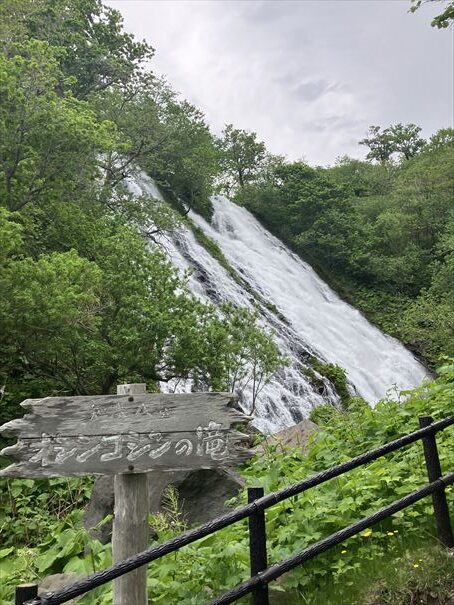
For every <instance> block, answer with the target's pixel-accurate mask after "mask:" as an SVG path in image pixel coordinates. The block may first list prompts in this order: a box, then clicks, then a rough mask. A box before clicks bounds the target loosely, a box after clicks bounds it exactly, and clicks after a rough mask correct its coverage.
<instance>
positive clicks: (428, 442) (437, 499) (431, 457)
mask: <svg viewBox="0 0 454 605" xmlns="http://www.w3.org/2000/svg"><path fill="white" fill-rule="evenodd" d="M432 422H433V419H432V418H431V417H430V416H421V417H420V419H419V426H420V427H421V428H425V427H426V426H430V425H431V424H432ZM422 441H423V446H424V457H425V459H426V468H427V475H428V477H429V481H436V480H437V479H439V478H440V477H441V476H442V473H441V464H440V458H439V456H438V449H437V441H436V439H435V434H432V435H427V436H426V437H423V440H422ZM432 502H433V507H434V512H435V521H436V524H437V533H438V538H439V540H440V542H441V543H442V544H443V545H444V546H446V548H452V547H454V536H453V533H452V527H451V519H450V518H449V508H448V502H447V500H446V493H445V490H444V488H443V489H440V490H438V491H436V492H434V493H433V494H432Z"/></svg>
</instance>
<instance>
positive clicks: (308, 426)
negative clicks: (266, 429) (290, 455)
mask: <svg viewBox="0 0 454 605" xmlns="http://www.w3.org/2000/svg"><path fill="white" fill-rule="evenodd" d="M318 430H320V429H319V427H318V426H317V425H316V424H315V423H314V422H312V421H311V420H309V419H307V418H306V419H304V420H302V421H301V422H299V423H298V424H295V425H294V426H291V427H290V428H288V429H284V430H282V431H279V433H275V434H274V435H269V436H268V437H266V438H265V440H264V441H262V443H260V444H259V445H257V446H256V447H255V448H254V452H255V453H256V454H257V453H260V452H264V451H265V450H266V448H267V447H269V446H280V447H283V448H292V447H301V448H302V449H303V450H305V449H307V445H308V441H309V439H310V437H311V436H312V435H313V434H314V433H316V432H317V431H318Z"/></svg>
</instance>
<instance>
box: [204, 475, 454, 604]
mask: <svg viewBox="0 0 454 605" xmlns="http://www.w3.org/2000/svg"><path fill="white" fill-rule="evenodd" d="M453 483H454V473H449V474H448V475H445V476H444V477H441V478H440V479H437V480H436V481H433V482H432V483H429V484H428V485H425V486H424V487H422V488H420V489H418V490H416V491H414V492H412V493H411V494H409V495H408V496H404V497H403V498H401V499H400V500H395V501H394V502H393V503H392V504H389V505H388V506H384V507H383V508H381V509H380V510H378V511H377V512H376V513H374V514H373V515H370V516H369V517H366V518H365V519H362V520H361V521H357V522H356V523H353V524H352V525H349V526H348V527H346V528H344V529H341V530H340V531H338V532H336V533H334V534H331V535H330V536H328V537H327V538H324V539H323V540H320V541H319V542H316V543H315V544H312V545H311V546H308V547H307V548H305V549H304V550H302V551H301V552H299V553H298V554H296V555H294V556H293V557H290V558H289V559H286V560H285V561H282V562H280V563H276V564H275V565H271V566H270V567H268V568H267V569H266V570H265V571H262V572H260V573H259V574H257V575H255V576H253V577H252V578H250V579H249V580H246V581H245V582H243V583H242V584H238V585H237V586H235V588H232V589H231V590H229V591H228V592H226V593H224V594H223V595H221V596H220V597H217V598H216V599H213V600H212V601H210V602H209V603H208V604H207V605H228V604H229V603H234V602H235V601H237V600H238V599H240V598H241V597H244V596H245V595H247V594H249V593H251V592H252V591H253V590H254V589H255V588H257V587H258V586H261V585H264V584H269V583H270V582H272V581H273V580H276V579H277V578H279V577H280V576H282V575H283V574H284V573H286V572H288V571H290V570H291V569H293V568H294V567H297V566H298V565H301V563H304V562H305V561H309V560H310V559H313V558H314V557H316V556H317V555H320V554H321V553H323V552H325V551H327V550H329V549H330V548H333V547H334V546H337V545H338V544H340V543H341V542H344V541H345V540H346V539H347V538H351V537H352V536H355V535H356V534H358V533H359V532H361V531H363V530H365V529H367V528H368V527H370V526H371V525H375V523H378V522H379V521H383V519H386V518H387V517H390V516H391V515H393V514H395V513H397V512H399V511H401V510H403V509H405V508H407V507H408V506H411V505H412V504H414V503H415V502H418V501H419V500H422V499H423V498H426V497H427V496H430V494H433V493H434V492H436V491H438V490H441V489H443V488H444V487H445V486H447V485H452V484H453Z"/></svg>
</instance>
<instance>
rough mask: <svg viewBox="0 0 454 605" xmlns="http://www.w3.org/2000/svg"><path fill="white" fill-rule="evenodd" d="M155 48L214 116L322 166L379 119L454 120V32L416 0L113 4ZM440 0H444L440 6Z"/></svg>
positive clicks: (427, 124)
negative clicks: (413, 4) (412, 1)
mask: <svg viewBox="0 0 454 605" xmlns="http://www.w3.org/2000/svg"><path fill="white" fill-rule="evenodd" d="M107 4H109V5H110V6H112V7H114V8H117V9H118V10H120V12H121V13H122V14H123V17H124V20H125V27H126V29H127V30H128V31H131V32H132V33H134V34H135V35H136V36H137V37H138V38H145V39H146V40H147V41H148V42H149V43H150V44H152V46H154V47H155V48H156V56H155V58H154V59H153V61H152V67H153V69H154V71H156V72H158V73H164V74H166V76H167V77H168V80H169V81H170V83H171V84H172V85H173V87H174V88H175V89H177V90H178V91H179V92H180V93H181V94H182V95H183V96H184V97H186V98H188V99H189V100H190V101H191V102H193V103H194V104H196V105H197V106H198V107H199V108H200V109H202V111H204V113H205V115H206V118H207V121H208V123H209V124H210V126H211V127H212V129H213V130H214V131H216V132H219V131H220V130H221V129H222V127H223V125H224V124H226V123H233V124H234V125H235V126H237V127H240V128H246V129H248V130H255V131H256V132H257V133H258V135H259V137H260V138H261V139H262V140H264V141H265V142H266V144H267V146H268V148H269V150H270V151H272V152H273V153H280V154H284V155H287V156H288V157H289V158H290V159H295V158H299V157H304V158H305V159H306V160H307V161H309V162H310V163H313V164H326V163H331V162H333V161H334V160H335V158H336V157H337V156H339V155H344V154H346V153H348V154H350V155H353V156H357V157H358V156H361V154H362V153H363V149H362V148H361V147H358V145H357V141H358V140H360V139H361V138H363V136H364V134H365V132H366V130H367V128H368V126H369V125H370V124H381V125H384V126H387V125H389V124H390V123H394V122H415V123H416V124H419V125H421V126H422V127H423V133H424V134H425V136H430V134H432V132H434V131H435V130H437V129H438V128H441V127H445V126H448V125H452V121H453V115H452V114H453V75H452V74H453V55H452V50H453V32H452V30H448V31H447V30H443V31H440V30H436V29H434V28H432V27H431V26H430V20H431V16H432V15H433V14H436V12H437V11H439V10H440V5H438V6H435V7H433V6H428V7H427V6H426V7H423V9H422V10H420V11H418V12H417V13H415V14H409V13H408V7H409V2H407V0H316V1H312V0H304V1H301V2H290V1H283V0H281V1H277V2H275V1H272V0H268V1H243V2H235V1H214V0H212V1H196V0H191V1H178V0H168V1H159V0H153V1H147V0H142V1H140V0H108V2H107ZM435 4H437V3H435Z"/></svg>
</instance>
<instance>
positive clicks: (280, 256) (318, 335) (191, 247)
mask: <svg viewBox="0 0 454 605" xmlns="http://www.w3.org/2000/svg"><path fill="white" fill-rule="evenodd" d="M130 189H131V190H132V191H133V192H134V193H137V194H147V195H151V196H153V197H156V198H160V199H162V197H161V194H160V193H159V191H158V190H157V188H156V186H155V184H154V183H153V182H152V181H151V180H150V179H149V178H148V177H146V176H144V175H141V176H140V177H137V178H136V179H135V180H134V181H133V182H131V183H130ZM213 206H214V215H213V219H212V222H211V224H208V223H207V222H206V221H205V220H204V219H203V218H202V217H200V216H199V215H197V214H195V213H193V212H191V213H190V215H189V216H190V218H191V220H192V221H193V222H194V223H195V224H196V225H197V226H198V227H199V228H201V229H202V230H203V232H204V233H205V234H206V235H207V236H208V237H210V238H211V239H212V240H214V241H215V242H216V243H217V245H218V246H219V248H220V249H221V250H222V252H223V254H224V256H225V257H226V258H227V260H228V261H229V263H230V265H231V266H232V267H233V268H234V269H235V270H236V271H237V273H238V274H239V275H240V276H241V277H242V278H243V279H244V280H245V281H246V282H247V283H248V284H249V286H250V287H251V288H252V290H253V291H254V292H256V293H257V294H258V295H260V296H259V301H260V300H262V301H266V302H267V303H271V304H272V305H274V306H275V307H276V308H277V309H278V311H279V313H278V314H276V313H275V312H273V310H270V307H269V304H268V305H267V306H265V305H263V304H260V303H259V306H260V308H261V316H262V322H263V324H264V325H265V326H267V327H269V328H270V329H272V330H273V331H274V333H275V335H276V336H275V338H276V342H277V344H278V346H279V347H280V349H281V351H282V353H283V354H285V355H286V356H287V357H289V358H290V359H291V364H290V366H289V367H287V368H284V369H283V370H282V371H280V372H278V373H277V375H276V376H274V377H273V378H272V379H271V381H270V382H269V383H268V384H267V385H266V386H265V388H264V389H263V391H262V392H261V393H260V395H259V397H258V401H257V407H256V420H255V421H254V424H256V426H258V427H259V428H260V429H261V430H268V431H276V430H279V429H281V428H283V427H285V426H290V425H292V424H295V422H298V421H299V420H300V419H301V418H303V417H306V416H307V415H308V413H309V412H310V410H311V409H312V407H313V406H314V405H318V404H320V403H322V402H323V401H327V400H329V401H331V402H333V403H335V402H336V401H337V396H336V394H335V393H334V392H333V390H332V388H331V386H330V384H329V383H328V382H326V381H325V386H324V387H323V388H322V389H320V385H318V386H317V385H315V384H314V381H313V380H311V379H310V378H309V377H308V376H307V375H306V374H305V373H304V370H305V368H307V367H308V365H309V364H308V359H309V357H310V356H311V355H315V356H316V357H318V358H319V359H321V360H324V361H327V362H331V363H336V364H338V365H340V366H341V367H342V368H344V370H345V371H346V374H347V379H348V381H349V384H350V386H351V388H352V392H356V393H357V394H358V395H361V396H362V397H364V398H365V399H366V400H367V401H369V402H370V403H371V404H374V403H375V402H376V401H377V400H378V399H380V398H381V397H384V396H385V395H386V393H387V391H388V390H389V389H391V388H397V389H406V388H411V387H414V386H416V385H418V384H420V383H421V382H422V381H423V379H424V378H425V377H426V376H427V372H426V370H425V368H424V367H423V366H422V365H421V364H420V363H419V362H418V361H417V360H416V359H415V358H414V357H413V355H412V354H411V353H410V352H409V351H408V350H407V349H405V347H404V346H403V345H402V344H401V343H400V342H399V341H397V340H396V339H394V338H391V337H390V336H387V335H385V334H383V333H382V332H381V331H380V330H379V329H377V328H376V327H375V326H373V325H372V324H370V323H369V322H368V321H367V320H366V319H365V317H364V316H363V315H361V313H360V312H359V311H358V310H357V309H355V308H354V307H352V306H351V305H349V304H347V303H345V302H344V301H343V300H341V299H340V298H339V296H337V294H336V293H335V292H334V291H333V290H331V289H330V288H329V287H328V286H327V285H326V284H325V282H323V280H321V279H320V277H318V275H317V274H316V273H315V271H314V270H313V269H312V268H311V267H310V266H309V265H308V264H307V263H305V262H303V261H302V260H301V259H299V258H298V257H297V256H296V255H295V254H293V253H292V252H291V251H290V250H289V249H288V248H286V247H285V246H284V244H282V242H281V241H280V240H278V239H277V238H276V237H274V236H273V235H271V234H270V233H269V232H268V231H267V230H266V229H265V228H264V227H262V226H261V225H260V223H259V222H258V221H257V220H256V219H255V218H254V217H253V216H252V215H251V214H250V213H249V212H248V211H247V210H245V209H244V208H240V207H239V206H237V205H235V204H233V203H232V202H230V201H229V200H227V199H226V198H223V197H216V198H214V199H213ZM164 246H165V248H166V249H167V252H168V254H169V257H170V258H171V260H172V262H173V264H174V265H175V266H176V267H178V269H180V270H186V269H191V270H192V275H191V277H190V282H189V283H190V287H191V289H192V291H193V292H194V293H195V294H196V295H198V296H200V297H201V298H203V299H204V300H210V301H211V302H213V303H221V302H227V301H229V302H232V303H234V304H236V305H244V306H251V302H252V300H253V295H252V294H251V293H250V292H248V290H246V289H245V288H243V287H241V286H240V285H238V284H237V283H236V281H235V280H234V279H232V277H231V276H230V275H229V274H228V273H227V271H226V270H225V269H224V268H223V267H222V266H221V265H220V264H219V263H218V261H217V260H216V259H214V258H213V257H212V256H211V255H210V254H209V253H208V252H207V250H205V248H204V247H203V246H201V245H200V244H199V243H198V242H197V241H196V239H195V237H194V235H193V233H192V232H191V231H190V230H189V229H187V228H182V229H181V230H179V232H178V233H177V234H173V235H172V236H170V237H169V238H168V239H166V241H165V242H164ZM321 391H322V392H321ZM241 395H242V402H243V406H244V408H245V409H246V410H247V407H248V399H250V393H249V390H248V387H246V388H245V389H244V392H243V393H242V394H241Z"/></svg>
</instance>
